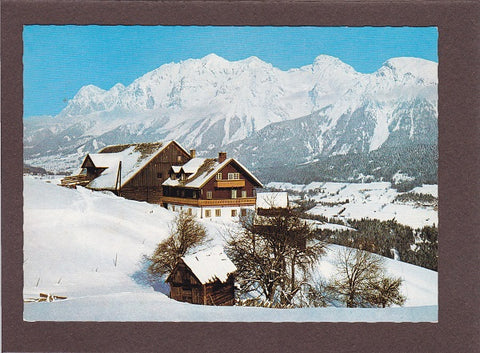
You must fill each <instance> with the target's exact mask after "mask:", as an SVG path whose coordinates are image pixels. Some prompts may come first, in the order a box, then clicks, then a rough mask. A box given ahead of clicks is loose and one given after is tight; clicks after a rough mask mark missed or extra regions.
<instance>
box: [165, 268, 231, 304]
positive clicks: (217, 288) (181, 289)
mask: <svg viewBox="0 0 480 353" xmlns="http://www.w3.org/2000/svg"><path fill="white" fill-rule="evenodd" d="M167 283H168V284H169V285H170V298H172V299H175V300H178V301H181V302H186V303H192V304H201V305H217V306H225V305H234V304H235V292H234V288H235V287H234V276H233V275H232V274H231V275H230V276H229V277H228V279H227V280H226V281H225V282H220V281H219V280H216V281H214V282H209V283H205V284H202V283H201V282H200V281H199V280H198V278H197V277H196V276H195V274H194V273H193V272H192V271H191V270H190V268H189V267H188V266H187V265H186V264H185V263H184V262H183V261H182V260H181V259H180V260H179V262H178V263H177V265H176V266H175V268H174V269H173V271H172V273H171V274H170V276H168V278H167Z"/></svg>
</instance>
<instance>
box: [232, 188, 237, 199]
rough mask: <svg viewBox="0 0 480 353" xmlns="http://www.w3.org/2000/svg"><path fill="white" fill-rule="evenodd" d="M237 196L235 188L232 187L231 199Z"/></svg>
mask: <svg viewBox="0 0 480 353" xmlns="http://www.w3.org/2000/svg"><path fill="white" fill-rule="evenodd" d="M236 198H237V189H232V199H236Z"/></svg>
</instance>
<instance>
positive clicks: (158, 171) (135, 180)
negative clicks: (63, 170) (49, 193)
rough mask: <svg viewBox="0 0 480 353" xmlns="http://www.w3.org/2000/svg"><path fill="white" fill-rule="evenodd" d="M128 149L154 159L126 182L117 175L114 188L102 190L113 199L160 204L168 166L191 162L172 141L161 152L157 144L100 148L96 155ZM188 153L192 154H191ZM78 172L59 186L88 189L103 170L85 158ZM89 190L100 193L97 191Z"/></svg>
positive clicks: (169, 167)
mask: <svg viewBox="0 0 480 353" xmlns="http://www.w3.org/2000/svg"><path fill="white" fill-rule="evenodd" d="M130 146H136V148H138V150H139V151H141V153H142V154H143V153H145V156H146V158H149V157H148V156H150V157H151V156H153V155H154V154H155V153H156V155H154V157H153V158H152V159H151V160H150V161H149V162H148V163H147V164H146V165H143V166H142V167H139V169H138V170H136V171H134V174H133V176H132V177H130V178H129V179H128V180H119V174H120V173H118V174H117V182H116V184H115V186H114V187H112V186H110V187H109V188H105V190H109V191H112V192H114V193H115V194H116V195H118V196H122V197H124V198H126V199H130V200H137V201H146V202H150V203H161V198H162V195H163V187H162V183H163V182H164V181H165V180H166V179H167V178H168V177H169V171H170V169H171V167H172V165H183V164H185V163H186V162H188V161H189V160H190V159H191V155H190V154H189V153H188V152H187V151H186V150H185V149H183V148H182V147H181V146H180V145H179V144H178V143H177V142H175V141H171V142H168V143H167V145H166V146H165V147H163V148H162V146H163V145H162V143H160V142H154V143H141V144H130V145H114V146H108V147H105V148H103V149H102V150H101V151H100V152H99V154H104V153H105V154H106V153H112V154H113V153H118V152H121V151H123V150H125V149H126V148H128V147H130ZM156 151H158V152H156ZM192 153H194V151H193V150H192ZM81 168H82V169H83V172H82V174H79V175H73V176H70V177H66V178H64V179H62V181H61V184H60V185H62V186H66V187H71V188H75V187H77V186H86V187H87V188H88V187H89V185H88V184H89V183H90V182H91V181H92V180H94V179H95V178H97V177H99V176H100V175H102V172H104V171H105V169H106V168H105V167H103V166H102V167H100V166H95V164H94V162H93V160H92V158H91V157H90V155H87V156H86V157H85V160H84V161H83V164H82V166H81ZM118 168H119V169H120V170H121V168H122V164H121V161H120V164H119V166H118ZM120 179H121V178H120ZM91 188H92V189H94V190H103V189H101V188H94V187H91Z"/></svg>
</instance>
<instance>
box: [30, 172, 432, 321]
mask: <svg viewBox="0 0 480 353" xmlns="http://www.w3.org/2000/svg"><path fill="white" fill-rule="evenodd" d="M24 202H25V204H24V298H35V297H38V296H39V293H47V294H53V295H63V296H66V297H67V299H66V300H58V301H55V302H51V303H46V302H42V303H25V305H24V319H25V320H27V321H49V320H56V321H77V320H78V321H85V320H86V321H90V320H98V321H117V320H118V321H396V322H399V321H436V320H437V309H438V307H437V303H438V301H437V273H436V272H433V271H429V270H426V269H423V268H420V267H416V266H413V265H409V264H406V263H402V262H398V261H394V260H391V259H386V264H387V267H388V272H389V274H391V275H395V276H400V277H402V278H403V279H404V286H403V290H404V293H405V294H406V295H407V296H408V300H407V303H406V307H404V308H387V309H345V308H309V309H288V310H284V309H265V308H251V307H205V306H198V305H191V304H186V303H179V302H176V301H174V300H171V299H169V298H168V297H167V296H166V295H165V294H163V293H160V292H155V291H153V288H152V287H151V286H150V285H148V284H146V283H143V282H142V281H139V280H138V278H136V276H135V275H134V274H135V273H138V272H139V271H142V266H143V265H142V263H141V260H142V257H143V256H144V255H151V254H152V253H153V251H154V249H155V247H156V244H158V242H160V241H161V240H162V239H165V237H167V236H168V233H169V225H170V223H171V222H172V220H173V219H174V217H175V214H174V213H173V212H170V211H168V210H166V209H164V208H162V207H160V206H157V205H152V204H148V203H145V202H136V201H130V200H125V199H123V198H119V197H116V196H114V195H112V194H108V193H101V192H92V191H90V190H87V189H83V188H79V189H76V190H72V189H66V188H62V187H59V186H57V185H55V183H54V182H50V183H47V182H46V181H45V180H41V179H35V178H33V177H24ZM202 224H204V225H205V227H206V229H207V233H208V235H209V237H211V238H212V241H211V242H210V244H208V246H209V247H213V246H216V245H223V244H224V242H225V237H226V236H227V235H228V233H229V231H231V230H232V229H233V228H235V227H237V226H238V224H236V223H233V222H232V221H228V220H226V219H219V220H202ZM338 249H340V247H338V246H329V251H328V252H327V255H326V256H325V257H322V258H321V259H320V261H319V264H318V266H317V268H316V272H315V273H316V276H319V277H320V276H322V277H328V276H330V275H331V274H332V273H333V272H334V258H335V254H336V252H337V251H338Z"/></svg>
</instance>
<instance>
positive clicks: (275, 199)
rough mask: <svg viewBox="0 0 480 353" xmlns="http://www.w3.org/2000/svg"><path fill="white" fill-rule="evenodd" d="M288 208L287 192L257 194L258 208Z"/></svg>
mask: <svg viewBox="0 0 480 353" xmlns="http://www.w3.org/2000/svg"><path fill="white" fill-rule="evenodd" d="M286 207H288V193H287V192H283V191H281V192H262V193H258V194H257V208H263V209H270V208H286Z"/></svg>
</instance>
